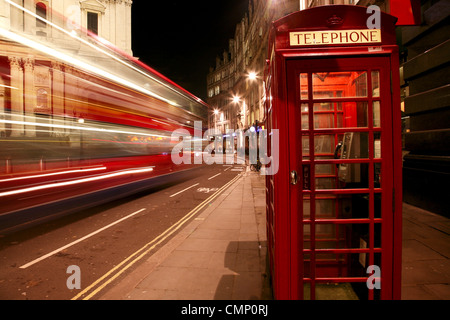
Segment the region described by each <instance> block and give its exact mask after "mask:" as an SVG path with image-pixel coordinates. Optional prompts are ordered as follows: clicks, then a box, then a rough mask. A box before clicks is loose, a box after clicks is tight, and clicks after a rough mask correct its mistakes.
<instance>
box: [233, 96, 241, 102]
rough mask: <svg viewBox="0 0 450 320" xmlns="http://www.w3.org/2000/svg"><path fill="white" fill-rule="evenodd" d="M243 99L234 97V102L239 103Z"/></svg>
mask: <svg viewBox="0 0 450 320" xmlns="http://www.w3.org/2000/svg"><path fill="white" fill-rule="evenodd" d="M240 100H241V99H240V98H239V97H238V96H234V97H233V102H234V103H238V102H239V101H240Z"/></svg>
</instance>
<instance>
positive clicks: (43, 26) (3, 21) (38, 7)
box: [0, 0, 132, 55]
mask: <svg viewBox="0 0 450 320" xmlns="http://www.w3.org/2000/svg"><path fill="white" fill-rule="evenodd" d="M15 4H16V5H15ZM22 5H23V7H24V8H25V10H28V11H29V12H30V13H31V14H24V13H23V10H22V9H21V7H22ZM131 6H132V0H84V1H83V0H82V1H79V0H42V1H41V0H39V1H37V0H8V1H6V0H1V1H0V26H1V27H3V28H5V29H11V30H20V31H22V32H26V33H29V34H32V35H36V36H40V37H44V38H46V39H47V40H48V39H54V40H55V41H58V40H59V41H58V45H60V46H61V45H64V39H63V38H62V37H61V35H60V33H59V32H58V31H57V30H56V29H55V28H53V27H52V25H51V24H52V23H56V24H59V25H65V28H66V29H71V30H75V31H76V32H78V33H79V34H81V33H87V32H88V31H89V32H92V33H94V34H96V35H98V36H99V37H101V38H102V39H105V40H107V41H108V42H110V43H112V44H113V45H114V46H116V47H117V48H119V49H121V50H123V51H125V52H126V53H128V54H130V55H132V51H131ZM38 17H41V18H42V19H39V18H38ZM45 21H47V22H45ZM67 45H70V43H67Z"/></svg>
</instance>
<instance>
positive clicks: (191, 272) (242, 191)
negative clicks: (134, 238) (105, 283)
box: [100, 172, 272, 300]
mask: <svg viewBox="0 0 450 320" xmlns="http://www.w3.org/2000/svg"><path fill="white" fill-rule="evenodd" d="M265 205H266V204H265V185H264V178H263V177H261V176H260V175H259V174H258V173H255V172H245V173H243V175H242V177H241V178H240V179H239V180H238V181H236V182H235V183H234V184H233V185H231V186H230V187H229V188H228V189H227V190H225V191H224V192H223V193H222V194H221V195H220V196H219V197H218V198H217V199H216V200H214V202H213V203H212V204H211V205H210V206H209V207H208V208H207V209H206V210H205V211H203V212H202V213H201V214H200V215H199V216H198V217H197V218H195V219H194V220H193V221H192V222H191V223H190V224H188V225H187V227H185V228H184V229H183V230H181V231H180V232H179V233H178V234H177V235H176V236H175V237H174V238H172V239H171V240H170V241H169V242H168V243H167V244H166V245H164V247H162V248H161V249H160V250H158V251H157V252H156V253H155V254H153V255H152V256H151V257H150V258H149V259H148V260H147V261H145V262H144V263H143V264H141V265H140V266H139V267H138V268H137V269H136V270H135V271H134V272H133V273H132V274H130V275H129V276H127V277H126V278H125V279H124V280H123V281H121V282H120V283H119V284H118V285H116V286H115V287H114V288H112V289H111V290H109V291H108V292H106V294H104V295H103V296H102V297H100V299H102V300H113V299H114V300H118V299H120V300H123V299H126V300H127V299H130V300H142V299H144V300H267V299H271V298H272V296H271V290H270V285H269V281H268V277H267V274H266V251H267V248H266V224H265Z"/></svg>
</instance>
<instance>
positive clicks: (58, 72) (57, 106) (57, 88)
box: [51, 61, 65, 130]
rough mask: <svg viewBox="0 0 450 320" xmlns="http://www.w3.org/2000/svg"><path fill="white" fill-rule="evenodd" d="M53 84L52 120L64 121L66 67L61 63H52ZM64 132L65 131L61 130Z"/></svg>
mask: <svg viewBox="0 0 450 320" xmlns="http://www.w3.org/2000/svg"><path fill="white" fill-rule="evenodd" d="M51 74H52V80H51V81H52V82H51V88H52V89H51V99H52V101H51V110H52V111H51V114H52V118H58V119H62V118H63V117H64V116H65V108H64V66H63V64H61V63H60V62H57V61H52V69H51ZM59 130H63V129H59Z"/></svg>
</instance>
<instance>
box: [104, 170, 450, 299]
mask: <svg viewBox="0 0 450 320" xmlns="http://www.w3.org/2000/svg"><path fill="white" fill-rule="evenodd" d="M449 234H450V220H449V219H447V218H444V217H442V216H439V215H435V214H433V213H430V212H427V211H425V210H422V209H419V208H416V207H413V206H411V205H408V204H404V206H403V266H402V268H403V272H402V299H404V300H416V299H421V300H424V299H431V300H437V299H444V300H450V286H449V283H450V263H449V257H450V236H449ZM266 245H267V243H266V227H265V186H264V178H263V177H261V176H259V175H258V174H257V173H254V172H245V173H243V175H242V177H241V178H240V179H239V180H238V181H237V182H235V183H234V184H233V185H231V186H230V187H229V188H228V189H227V190H225V191H224V193H222V194H221V195H220V196H219V197H218V198H217V199H216V200H215V201H214V202H213V203H211V205H210V206H209V207H208V209H206V210H205V211H203V212H202V213H201V214H200V215H199V216H198V217H197V218H195V219H194V220H193V221H192V222H190V224H189V225H187V226H186V227H185V228H184V229H183V230H182V231H180V232H179V233H178V234H177V235H176V236H175V237H174V238H172V239H171V240H170V241H169V242H168V243H167V244H166V245H164V246H163V247H162V248H161V249H160V250H158V251H157V252H156V253H155V254H153V255H152V256H151V257H150V258H148V260H147V261H145V262H144V263H142V264H141V265H140V266H139V267H138V268H137V269H136V270H134V271H133V272H132V273H131V274H130V275H128V276H127V277H126V278H125V279H123V280H122V281H121V282H120V283H118V284H117V285H115V286H114V287H113V288H112V289H110V290H109V291H108V292H106V293H105V294H103V296H102V297H100V299H102V300H113V299H114V300H268V299H272V295H271V289H270V284H269V281H268V275H267V274H266V251H267V247H266Z"/></svg>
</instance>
